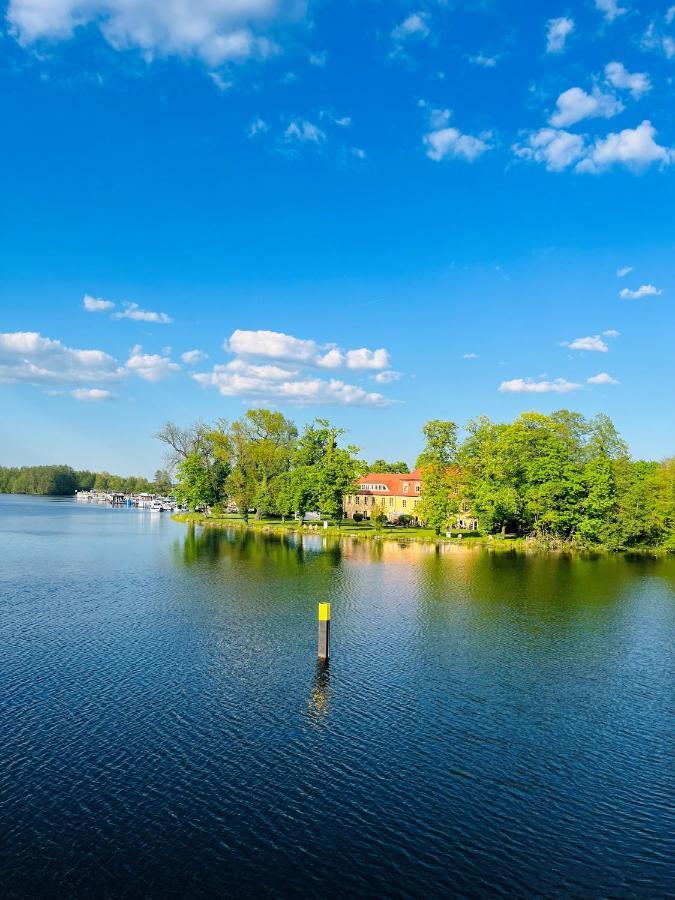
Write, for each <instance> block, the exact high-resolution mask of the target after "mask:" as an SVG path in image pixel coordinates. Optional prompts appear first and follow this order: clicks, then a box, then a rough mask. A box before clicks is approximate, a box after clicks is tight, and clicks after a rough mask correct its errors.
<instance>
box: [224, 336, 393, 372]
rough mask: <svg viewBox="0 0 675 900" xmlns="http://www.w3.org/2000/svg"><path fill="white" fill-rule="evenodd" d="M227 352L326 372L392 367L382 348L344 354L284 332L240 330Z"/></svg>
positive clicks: (232, 338) (229, 344) (231, 340)
mask: <svg viewBox="0 0 675 900" xmlns="http://www.w3.org/2000/svg"><path fill="white" fill-rule="evenodd" d="M225 349H226V350H228V351H229V352H230V353H235V354H237V355H238V356H251V357H254V356H255V357H266V358H268V359H278V360H285V361H289V362H297V363H302V364H303V365H307V366H319V367H320V368H327V369H335V368H338V367H340V366H342V365H346V366H347V368H348V369H386V368H387V367H388V366H389V354H388V352H387V351H386V350H385V349H383V348H381V349H379V350H369V349H368V348H367V347H362V348H360V349H358V350H347V351H346V352H345V351H342V350H340V349H339V348H338V347H335V346H334V345H331V344H329V345H320V344H318V343H317V342H316V341H313V340H308V339H304V338H296V337H293V335H290V334H284V333H283V332H282V331H264V330H261V331H245V330H242V329H237V330H236V331H234V332H233V333H232V335H231V336H230V338H229V340H227V341H226V342H225Z"/></svg>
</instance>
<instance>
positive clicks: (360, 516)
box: [352, 512, 363, 522]
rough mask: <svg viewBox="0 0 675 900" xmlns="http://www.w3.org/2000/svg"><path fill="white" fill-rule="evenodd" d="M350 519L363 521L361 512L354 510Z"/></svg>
mask: <svg viewBox="0 0 675 900" xmlns="http://www.w3.org/2000/svg"><path fill="white" fill-rule="evenodd" d="M352 519H353V520H354V521H355V522H363V514H362V513H360V512H355V513H354V515H353V516H352Z"/></svg>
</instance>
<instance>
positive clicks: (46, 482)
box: [0, 466, 172, 497]
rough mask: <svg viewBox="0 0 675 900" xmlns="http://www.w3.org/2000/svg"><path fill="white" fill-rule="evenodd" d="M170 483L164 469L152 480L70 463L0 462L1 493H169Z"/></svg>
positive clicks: (55, 495)
mask: <svg viewBox="0 0 675 900" xmlns="http://www.w3.org/2000/svg"><path fill="white" fill-rule="evenodd" d="M171 487H172V486H171V478H170V476H169V474H168V472H166V471H164V470H159V471H157V472H156V473H155V478H154V480H153V481H150V480H149V479H148V478H143V477H142V476H136V475H130V476H124V475H111V474H110V472H90V471H88V470H86V469H72V468H71V467H70V466H21V467H20V468H11V467H8V466H0V494H40V495H42V496H53V497H68V496H71V495H72V494H74V493H75V492H76V491H90V490H96V491H114V492H115V493H122V494H136V493H140V492H142V491H145V492H148V493H153V494H166V493H168V492H170V491H171Z"/></svg>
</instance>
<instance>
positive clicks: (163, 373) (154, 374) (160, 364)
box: [126, 345, 180, 384]
mask: <svg viewBox="0 0 675 900" xmlns="http://www.w3.org/2000/svg"><path fill="white" fill-rule="evenodd" d="M142 349H143V348H142V347H140V346H138V345H136V346H135V347H134V348H133V349H132V351H131V356H130V357H129V359H128V360H127V362H126V369H127V371H128V372H130V373H131V374H132V375H138V377H139V378H143V379H144V380H145V381H150V382H151V383H153V384H154V383H156V382H158V381H163V380H164V379H165V378H166V377H167V376H169V375H171V374H172V373H173V372H178V371H180V366H179V365H178V363H175V362H171V359H170V358H169V357H168V356H163V355H162V354H160V353H143V352H142Z"/></svg>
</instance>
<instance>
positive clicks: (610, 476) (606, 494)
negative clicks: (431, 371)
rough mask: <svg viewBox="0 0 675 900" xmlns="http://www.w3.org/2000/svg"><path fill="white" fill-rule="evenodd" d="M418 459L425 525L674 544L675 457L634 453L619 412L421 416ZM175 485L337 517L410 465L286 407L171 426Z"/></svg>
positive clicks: (552, 539)
mask: <svg viewBox="0 0 675 900" xmlns="http://www.w3.org/2000/svg"><path fill="white" fill-rule="evenodd" d="M422 431H423V437H424V446H423V449H422V452H421V453H420V455H419V457H418V458H417V460H416V464H415V465H416V467H419V468H420V469H421V472H422V479H423V486H424V487H423V494H422V498H421V501H420V505H419V508H418V514H419V516H420V519H421V520H422V524H423V525H424V526H425V527H427V528H429V529H432V531H433V532H434V533H436V534H441V533H442V532H443V531H444V530H445V529H446V528H447V527H448V526H449V525H450V524H451V523H452V522H453V521H454V518H455V516H456V514H457V512H458V511H459V510H460V509H461V510H463V511H467V510H470V511H471V512H472V513H473V514H474V515H476V516H477V517H478V520H479V528H480V531H481V532H482V533H483V534H486V535H487V534H493V535H496V534H515V535H517V536H520V537H525V538H529V539H531V540H533V541H538V542H540V543H543V544H545V545H547V546H553V547H555V546H571V547H574V546H577V547H603V548H606V549H610V550H629V549H631V548H635V549H637V548H646V547H649V548H655V547H658V548H663V549H667V550H670V551H675V459H673V458H670V459H666V460H663V461H660V462H651V461H641V460H633V459H631V457H630V454H629V451H628V446H627V445H626V443H625V441H624V440H623V439H622V438H621V436H620V435H619V433H618V432H617V430H616V428H615V426H614V424H613V423H612V421H611V419H609V417H607V416H605V415H602V414H601V415H597V416H595V417H594V418H592V419H587V418H585V417H584V416H582V415H581V414H580V413H576V412H571V411H569V410H559V411H557V412H554V413H551V414H550V415H544V414H542V413H536V412H530V413H523V414H522V415H520V416H518V417H517V418H516V419H515V420H514V421H512V422H507V423H498V422H493V421H492V420H490V419H489V418H487V417H481V418H477V419H473V420H471V421H469V422H468V423H467V424H466V425H465V426H464V427H463V428H462V429H461V436H460V429H459V427H458V425H457V424H456V423H455V422H452V421H449V420H432V421H430V422H427V423H426V425H424V427H423V429H422ZM157 437H158V438H159V439H160V440H161V441H162V442H163V443H164V444H165V445H166V447H167V448H168V459H167V466H168V469H169V470H170V471H171V472H172V473H173V474H174V479H175V485H174V493H176V494H177V496H178V497H179V499H180V500H181V501H182V502H184V503H186V504H187V505H188V506H189V507H190V508H191V509H209V510H212V511H215V512H216V513H217V512H218V511H222V510H225V509H227V507H228V505H231V506H232V507H235V506H236V508H237V509H238V510H240V511H241V515H242V518H243V519H244V520H245V521H247V520H248V518H249V516H250V515H255V517H256V518H258V519H264V518H279V517H280V518H282V519H284V518H286V517H290V516H293V515H297V516H299V517H300V518H302V516H303V515H304V513H305V512H307V511H309V510H318V511H320V512H321V513H322V514H323V515H324V516H325V517H326V518H329V519H331V520H333V521H336V522H338V523H339V522H340V520H341V519H342V516H343V505H342V503H343V497H344V495H345V494H347V493H350V492H353V491H354V490H355V482H356V480H357V478H358V477H359V475H361V474H364V473H365V472H369V471H379V472H382V471H399V472H400V471H407V466H406V463H404V462H395V463H387V462H386V461H384V460H381V459H380V460H375V461H374V462H373V463H371V464H368V463H367V462H366V461H365V460H363V459H361V458H360V456H359V450H358V448H357V447H356V446H354V445H351V444H346V443H345V440H344V437H345V434H344V431H343V430H342V429H340V428H337V427H336V426H334V425H333V424H331V423H330V422H329V421H328V420H326V419H315V420H314V421H313V422H312V423H310V424H308V425H306V426H305V427H304V428H303V429H302V430H301V431H300V430H299V429H298V428H297V426H296V425H295V423H293V422H292V421H291V420H289V419H287V418H286V417H285V416H283V415H282V414H281V413H280V412H276V411H270V410H265V409H255V410H249V411H248V412H247V413H245V415H243V416H242V417H241V418H239V419H237V420H236V421H234V422H232V423H228V422H226V421H224V420H218V421H217V422H216V423H215V424H213V425H208V424H205V423H196V424H194V425H192V426H190V427H188V428H180V427H178V426H177V425H175V424H174V423H171V422H169V423H167V424H166V425H165V426H164V427H163V428H162V429H161V430H160V432H159V433H158V435H157Z"/></svg>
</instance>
